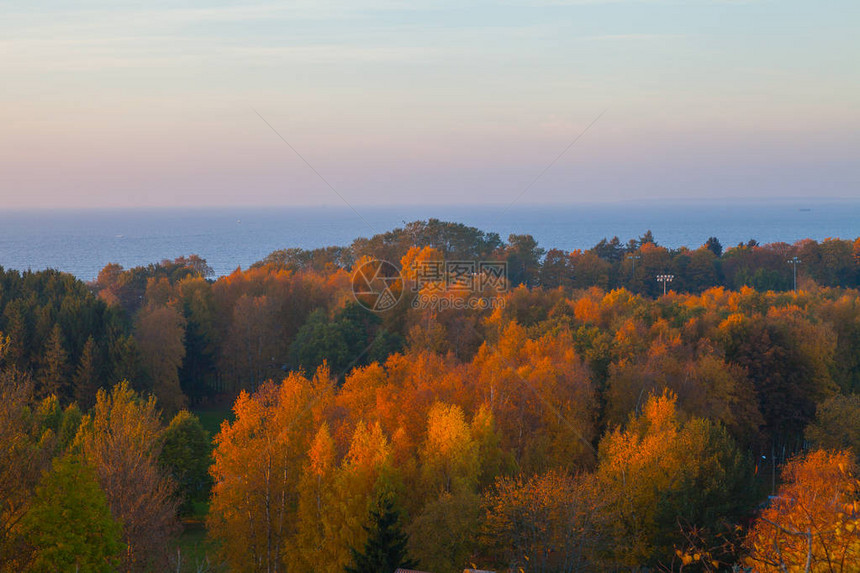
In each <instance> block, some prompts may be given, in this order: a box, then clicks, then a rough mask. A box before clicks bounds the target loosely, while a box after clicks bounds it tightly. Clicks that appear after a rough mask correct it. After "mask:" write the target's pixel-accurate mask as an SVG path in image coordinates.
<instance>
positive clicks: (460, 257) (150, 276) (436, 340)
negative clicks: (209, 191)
mask: <svg viewBox="0 0 860 573" xmlns="http://www.w3.org/2000/svg"><path fill="white" fill-rule="evenodd" d="M792 259H794V260H795V263H794V264H790V263H789V261H791V260H792ZM377 260H383V261H389V262H391V263H393V265H394V267H396V268H397V269H398V271H399V277H400V278H401V279H402V282H401V283H400V285H401V286H399V287H398V288H399V289H400V290H398V291H397V292H396V294H397V295H398V296H399V295H402V296H399V298H398V300H397V301H396V304H393V305H392V306H390V307H386V309H385V310H384V311H383V312H374V311H372V310H368V309H367V308H365V305H363V304H361V300H360V299H359V300H357V299H356V297H355V296H354V293H353V291H354V287H355V283H354V276H355V275H354V273H355V272H356V270H357V269H358V268H360V267H361V266H362V265H363V264H366V263H368V262H370V261H377ZM446 261H472V262H492V263H504V264H505V268H506V277H507V281H506V282H505V283H504V285H502V286H500V285H498V284H495V285H493V286H492V287H487V288H471V289H468V290H457V291H454V292H452V291H450V290H448V289H446V288H445V287H444V285H443V282H444V281H445V280H447V279H448V278H450V277H449V276H444V277H440V276H436V277H435V281H434V280H430V281H428V280H426V279H427V276H426V273H425V272H424V271H425V270H426V269H427V268H433V269H445V268H446V267H445V265H444V263H445V262H446ZM445 272H447V271H445ZM795 273H796V274H795ZM212 274H213V273H212V270H211V269H210V268H209V267H208V266H207V264H206V261H205V260H203V259H201V258H199V257H197V256H195V255H191V256H188V257H182V258H179V259H176V260H172V261H162V262H161V263H155V264H150V265H148V266H141V267H135V268H131V269H125V268H123V267H121V266H119V265H116V264H109V265H107V266H106V267H104V269H103V270H102V271H101V272H100V273H99V276H98V278H97V279H96V280H95V281H93V282H92V283H84V282H81V281H80V280H77V279H76V278H74V277H73V276H71V275H68V274H63V273H60V272H57V271H53V270H45V271H39V272H30V271H26V272H19V271H17V270H4V269H2V268H0V571H10V572H11V571H16V572H17V571H67V570H68V571H74V570H75V569H76V568H77V569H78V570H80V571H167V570H179V571H249V572H257V571H265V572H276V571H277V572H293V571H297V572H304V571H308V572H311V571H321V572H340V571H362V572H364V571H392V572H393V571H394V569H395V568H396V567H398V566H409V567H412V568H415V569H420V570H423V571H429V572H435V573H442V572H454V571H456V572H460V571H463V570H464V568H470V567H472V568H479V569H485V570H494V571H524V572H529V571H540V572H545V571H564V572H572V571H630V570H636V569H637V568H648V570H652V571H653V570H657V571H661V570H662V571H680V570H684V571H718V570H732V568H733V567H735V568H737V570H750V571H804V570H808V571H857V570H860V481H858V466H857V463H858V454H860V290H858V289H860V238H858V239H856V240H840V239H827V240H824V241H821V242H817V241H814V240H803V241H799V242H797V243H794V244H791V245H790V244H786V243H773V244H763V245H762V244H758V243H757V242H756V241H755V240H750V241H749V242H748V243H743V244H739V245H736V246H723V245H721V244H720V241H719V240H718V239H717V238H711V239H709V240H708V241H707V242H706V243H705V244H703V245H701V246H699V247H696V248H686V247H681V248H677V249H675V248H666V247H664V246H661V245H660V244H659V242H658V238H655V237H654V236H653V235H652V234H651V232H650V231H648V232H646V233H645V234H644V235H643V236H641V237H639V238H632V239H630V240H628V241H627V242H622V241H621V240H619V239H618V238H612V239H605V240H603V241H601V242H600V243H598V244H597V245H595V246H594V247H593V248H591V249H588V250H576V251H573V252H564V251H561V250H558V249H551V248H550V249H545V248H543V247H542V246H540V245H538V244H537V242H536V241H535V240H534V239H533V238H532V237H531V236H529V235H511V236H509V237H508V238H507V239H506V240H503V239H502V238H501V237H499V235H497V234H495V233H487V232H484V231H481V230H479V229H475V228H472V227H467V226H464V225H461V224H457V223H449V222H443V221H438V220H434V219H431V220H429V221H416V222H413V223H408V224H405V225H404V227H403V228H399V229H395V230H393V231H390V232H387V233H383V234H377V235H375V236H373V237H371V238H360V239H356V240H355V241H354V242H353V243H352V244H351V245H349V246H343V247H329V248H324V249H315V250H303V249H285V250H279V251H275V252H273V253H271V254H270V255H269V256H267V257H266V258H265V259H263V260H261V261H259V262H257V263H255V264H254V265H252V266H251V267H250V268H248V269H244V270H243V269H237V270H236V271H235V272H233V273H231V274H230V275H227V276H223V277H217V278H215V277H213V276H212ZM658 276H664V277H666V276H671V277H672V278H671V282H669V281H668V280H665V281H664V282H659V281H658V280H657V277H658ZM664 287H665V288H666V294H665V295H664ZM428 293H433V294H434V295H437V296H439V297H442V298H446V297H447V299H457V300H460V301H467V302H468V301H469V300H477V299H482V300H484V299H488V298H491V299H493V301H494V304H492V305H460V306H459V307H456V306H455V305H453V304H449V305H447V306H443V307H439V306H421V305H415V304H413V303H414V301H415V300H416V297H420V296H421V295H426V294H428ZM218 424H220V425H218ZM202 524H205V536H204V535H203V534H202V533H201V534H200V535H198V536H197V537H194V539H193V543H192V542H191V541H189V539H191V537H190V536H189V531H191V530H193V529H194V528H195V527H196V528H197V529H198V530H200V531H202V530H203V525H202ZM183 530H184V532H183ZM192 545H193V547H192Z"/></svg>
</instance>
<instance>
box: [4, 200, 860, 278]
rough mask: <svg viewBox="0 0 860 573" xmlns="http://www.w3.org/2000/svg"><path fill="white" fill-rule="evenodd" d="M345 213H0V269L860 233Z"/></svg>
mask: <svg viewBox="0 0 860 573" xmlns="http://www.w3.org/2000/svg"><path fill="white" fill-rule="evenodd" d="M357 210H358V211H359V213H361V215H362V216H363V217H364V218H365V219H367V221H368V223H370V225H371V226H372V227H373V230H371V228H370V227H369V226H368V225H367V224H366V223H365V222H364V221H362V219H361V218H359V217H358V216H356V215H355V213H353V212H352V211H351V210H350V209H349V208H347V207H302V208H294V207H293V208H287V207H278V208H220V209H149V210H89V211H35V210H34V211H9V210H6V211H0V266H3V267H5V268H14V269H22V270H23V269H28V268H29V269H33V270H37V269H44V268H49V267H50V268H56V269H59V270H62V271H66V272H69V273H72V274H74V275H76V276H78V277H79V278H81V279H84V280H91V279H93V278H95V276H96V275H97V274H98V272H99V270H100V269H101V268H102V267H104V265H106V264H107V263H111V262H114V263H119V264H121V265H123V266H125V267H126V268H128V267H131V266H135V265H141V264H148V263H151V262H157V261H160V260H162V259H166V258H170V259H172V258H175V257H178V256H181V255H189V254H199V255H200V256H202V257H203V258H205V259H206V260H207V261H208V262H209V264H210V265H211V266H212V267H213V268H214V269H215V272H216V273H217V274H218V275H223V274H227V273H230V272H232V271H233V270H234V269H236V267H239V266H241V267H242V268H245V267H247V266H249V265H250V264H251V263H253V262H255V261H258V260H260V259H261V258H263V257H265V256H266V255H267V254H269V253H270V252H272V251H273V250H275V249H282V248H286V247H303V248H315V247H323V246H328V245H348V244H349V243H351V242H352V240H353V239H354V238H355V237H359V236H370V235H372V234H373V233H374V232H384V231H388V230H391V229H393V228H395V227H398V226H401V225H402V224H403V222H404V221H413V220H416V219H427V218H429V217H437V218H440V219H443V220H451V221H457V222H461V223H465V224H467V225H473V226H475V227H478V228H480V229H483V230H486V231H495V232H497V233H499V234H500V235H501V236H502V237H503V238H506V237H507V236H508V235H509V234H510V233H530V234H531V235H533V236H534V237H535V238H536V239H537V240H538V242H539V243H540V245H541V246H543V247H545V248H551V247H558V248H561V249H565V250H573V249H577V248H589V247H592V246H594V244H595V243H597V242H598V241H600V239H602V238H604V237H608V238H611V237H612V236H613V235H617V236H618V237H620V238H621V240H622V241H625V242H626V240H627V239H629V238H634V237H639V236H640V235H641V234H643V233H644V232H645V231H646V230H647V229H651V230H652V231H653V232H654V236H655V238H656V239H657V242H658V243H660V244H662V245H665V246H668V247H678V246H681V245H686V246H689V247H697V246H699V245H701V244H702V243H704V242H705V241H706V240H707V238H708V237H710V236H716V237H718V238H719V239H720V241H722V243H723V245H725V246H731V245H736V244H737V243H738V242H741V241H743V242H746V241H747V240H749V239H750V238H755V239H756V240H758V241H759V242H760V243H769V242H774V241H786V242H789V243H791V242H794V241H796V240H798V239H802V238H807V237H809V238H813V239H817V240H821V239H824V238H827V237H839V238H843V239H848V238H850V239H854V238H856V237H858V236H860V200H856V201H850V200H842V201H818V202H815V201H806V202H803V201H782V202H747V203H738V202H733V203H728V202H687V203H677V202H675V203H659V202H656V203H655V202H629V203H612V204H587V205H578V206H576V205H571V206H515V207H513V208H511V209H510V210H508V211H504V212H503V209H502V208H494V207H489V208H488V207H476V206H470V207H454V206H449V207H418V206H403V207H357Z"/></svg>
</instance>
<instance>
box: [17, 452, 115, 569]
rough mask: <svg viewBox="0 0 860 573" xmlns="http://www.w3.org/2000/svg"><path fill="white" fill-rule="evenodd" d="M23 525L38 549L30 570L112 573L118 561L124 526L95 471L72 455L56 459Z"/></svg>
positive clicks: (38, 490)
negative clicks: (115, 519) (111, 507)
mask: <svg viewBox="0 0 860 573" xmlns="http://www.w3.org/2000/svg"><path fill="white" fill-rule="evenodd" d="M23 528H24V530H25V532H26V535H25V536H26V538H27V539H28V542H29V545H30V546H31V547H32V551H33V553H32V562H31V566H30V568H29V569H30V570H31V571H80V572H81V573H85V572H86V573H96V572H102V571H103V572H105V573H107V572H109V571H115V570H116V568H117V566H118V565H119V554H120V552H121V551H122V543H121V542H120V527H119V525H118V524H117V523H116V522H115V521H114V519H113V517H111V513H110V509H109V508H108V504H107V499H106V498H105V494H104V492H103V491H102V490H101V488H100V487H99V484H98V482H97V481H96V477H95V472H93V470H92V469H91V468H90V467H89V466H87V465H85V464H83V463H82V462H81V461H80V460H78V459H77V458H75V457H73V456H67V457H64V458H61V459H58V460H55V461H54V468H53V470H52V471H50V472H49V473H47V474H45V477H44V478H43V479H42V481H41V483H40V485H39V487H37V488H36V495H35V498H34V500H33V506H32V508H31V509H30V511H29V512H28V513H27V516H26V517H25V518H24V522H23Z"/></svg>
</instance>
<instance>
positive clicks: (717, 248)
mask: <svg viewBox="0 0 860 573" xmlns="http://www.w3.org/2000/svg"><path fill="white" fill-rule="evenodd" d="M704 247H705V248H706V249H708V250H709V251H711V252H712V253H714V254H715V255H717V256H718V257H721V256H723V244H722V243H720V240H719V239H718V238H716V237H709V238H708V240H707V241H705V244H704Z"/></svg>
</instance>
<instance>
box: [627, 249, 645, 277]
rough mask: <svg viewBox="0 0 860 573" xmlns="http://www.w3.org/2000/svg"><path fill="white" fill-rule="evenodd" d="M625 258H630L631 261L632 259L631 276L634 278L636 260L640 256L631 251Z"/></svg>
mask: <svg viewBox="0 0 860 573" xmlns="http://www.w3.org/2000/svg"><path fill="white" fill-rule="evenodd" d="M627 258H628V259H630V260H631V261H633V278H636V261H637V260H639V259H641V258H642V257H640V256H639V255H634V254H632V253H631V254H629V255H627Z"/></svg>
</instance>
